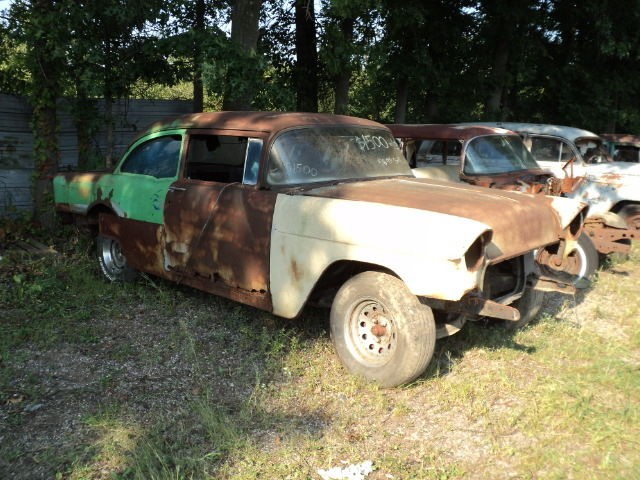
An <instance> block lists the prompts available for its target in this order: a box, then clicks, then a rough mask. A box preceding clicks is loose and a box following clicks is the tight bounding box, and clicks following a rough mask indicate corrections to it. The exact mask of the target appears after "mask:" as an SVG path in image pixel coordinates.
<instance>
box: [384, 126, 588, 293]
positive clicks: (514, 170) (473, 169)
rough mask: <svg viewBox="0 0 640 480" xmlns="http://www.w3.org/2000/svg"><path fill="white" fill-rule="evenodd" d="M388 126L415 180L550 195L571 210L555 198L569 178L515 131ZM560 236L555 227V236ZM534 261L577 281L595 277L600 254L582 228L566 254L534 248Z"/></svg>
mask: <svg viewBox="0 0 640 480" xmlns="http://www.w3.org/2000/svg"><path fill="white" fill-rule="evenodd" d="M387 126H388V127H389V128H390V130H391V132H392V133H393V135H394V137H396V138H397V139H398V140H399V141H400V144H401V147H402V150H403V153H404V155H405V157H406V158H407V160H408V162H409V165H410V166H411V167H412V168H413V174H414V175H415V176H416V177H418V178H430V179H439V180H448V181H452V182H464V183H469V184H471V185H478V186H481V187H487V188H497V189H502V190H510V191H518V192H523V193H529V194H538V193H542V194H544V195H550V196H551V198H549V199H547V201H545V202H543V203H545V204H546V205H547V208H549V209H554V210H556V211H557V212H558V214H560V215H562V210H563V209H566V208H568V209H569V210H570V211H571V210H572V209H573V208H575V204H576V203H577V201H576V200H569V199H560V198H553V197H558V196H559V195H560V194H561V193H562V192H563V190H564V189H572V188H574V185H573V182H567V181H563V180H560V179H556V178H555V177H554V176H553V175H552V174H551V173H550V172H548V171H545V170H543V169H541V168H540V166H539V165H538V164H537V163H536V161H535V160H534V159H533V157H532V156H531V154H530V153H529V151H528V150H527V148H526V147H525V145H524V144H523V142H522V139H521V138H520V137H519V136H518V134H517V133H515V132H512V131H510V130H505V129H503V128H498V127H488V126H470V125H439V124H396V125H387ZM561 226H562V225H561ZM562 235H563V233H562V232H561V231H559V232H558V236H559V237H561V236H562ZM537 261H538V262H539V264H540V265H541V266H542V267H543V268H545V269H546V270H548V271H549V272H551V273H555V274H562V276H563V277H564V278H568V279H570V280H571V281H572V282H573V283H579V282H580V279H582V278H589V277H590V276H591V275H593V273H594V272H595V271H596V269H597V267H598V263H599V258H598V252H597V251H596V247H595V245H594V243H593V241H592V240H591V236H590V235H589V234H588V233H587V232H584V233H582V234H581V235H580V237H579V238H578V241H577V243H575V244H574V245H572V247H570V250H569V251H566V250H565V256H564V258H561V257H558V256H556V257H554V258H550V252H549V250H548V249H547V250H541V251H540V252H538V256H537ZM567 276H568V277H567Z"/></svg>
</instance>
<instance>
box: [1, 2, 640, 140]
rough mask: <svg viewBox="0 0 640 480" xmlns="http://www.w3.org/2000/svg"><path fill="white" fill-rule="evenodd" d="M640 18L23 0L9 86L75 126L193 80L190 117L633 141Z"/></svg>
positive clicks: (441, 5)
mask: <svg viewBox="0 0 640 480" xmlns="http://www.w3.org/2000/svg"><path fill="white" fill-rule="evenodd" d="M639 19H640V3H639V2H637V1H628V0H623V1H616V2H613V1H612V0H584V1H582V2H576V1H575V0H538V1H531V0H497V1H493V0H492V1H488V0H480V1H472V0H405V1H403V2H395V1H391V0H316V1H315V2H314V1H312V0H287V1H285V2H280V1H274V0H143V1H141V2H133V3H132V2H127V1H125V0H105V1H102V2H85V1H70V0H13V1H11V2H10V3H9V7H8V8H7V9H5V10H4V11H2V12H1V13H0V91H2V92H3V93H14V94H23V95H27V96H28V97H29V98H30V99H31V101H32V104H33V105H34V107H41V106H43V105H47V104H50V103H51V99H52V98H55V97H56V96H60V95H64V96H66V97H69V98H72V99H75V100H76V101H77V103H76V105H77V109H78V115H79V116H82V114H83V112H84V115H85V116H86V112H87V109H88V108H90V107H88V106H87V105H88V104H87V101H88V100H91V99H95V98H105V99H107V100H108V101H110V100H112V99H114V98H121V97H131V96H140V95H144V89H142V88H140V85H147V86H153V87H154V88H151V91H152V92H153V95H155V96H157V95H165V96H167V97H170V96H171V95H172V93H171V92H174V91H175V87H176V86H178V85H185V84H192V86H193V88H192V90H191V92H192V93H190V94H187V96H188V97H189V98H193V100H194V110H195V111H199V110H201V109H203V108H205V109H219V108H222V107H223V106H224V108H236V109H269V110H296V109H298V110H309V111H315V110H317V111H325V112H336V113H346V114H351V115H356V116H363V117H369V118H373V119H376V120H380V121H383V122H393V121H405V122H432V123H440V122H456V121H469V120H474V119H483V120H518V121H537V122H545V123H561V124H570V125H576V126H580V127H584V128H587V129H591V130H594V131H605V130H606V131H627V132H633V133H637V132H638V131H640V114H639V113H638V112H639V109H638V103H639V102H640V95H639V93H640V92H638V90H639V89H640V82H639V81H638V80H636V79H637V78H638V73H639V70H640V38H638V37H639V36H640V30H638V29H637V25H638V20H639ZM182 91H183V92H184V89H182ZM183 96H184V95H183ZM106 121H108V119H107V120H106Z"/></svg>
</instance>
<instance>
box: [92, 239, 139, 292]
mask: <svg viewBox="0 0 640 480" xmlns="http://www.w3.org/2000/svg"><path fill="white" fill-rule="evenodd" d="M96 247H97V254H98V264H99V265H100V271H101V272H102V274H103V275H104V276H105V277H106V278H107V280H109V281H110V282H132V281H133V280H135V278H136V275H137V272H136V271H135V270H134V269H133V268H131V267H130V266H129V265H128V264H127V259H126V258H125V256H124V253H122V249H121V248H120V243H119V242H118V241H117V240H113V239H111V238H107V237H103V236H102V235H98V237H97V238H96Z"/></svg>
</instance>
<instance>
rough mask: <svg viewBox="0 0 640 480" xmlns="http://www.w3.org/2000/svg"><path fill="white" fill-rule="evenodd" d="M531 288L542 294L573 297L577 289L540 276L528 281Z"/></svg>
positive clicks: (554, 279)
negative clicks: (562, 294) (552, 293)
mask: <svg viewBox="0 0 640 480" xmlns="http://www.w3.org/2000/svg"><path fill="white" fill-rule="evenodd" d="M530 284H531V288H533V289H534V290H540V291H542V292H558V293H564V294H566V295H575V294H576V292H577V289H576V287H575V286H574V285H571V284H568V283H563V282H560V281H558V279H556V278H552V277H546V276H544V275H541V276H539V277H536V278H534V279H532V280H531V281H530Z"/></svg>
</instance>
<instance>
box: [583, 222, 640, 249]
mask: <svg viewBox="0 0 640 480" xmlns="http://www.w3.org/2000/svg"><path fill="white" fill-rule="evenodd" d="M584 231H585V233H586V234H587V235H589V237H590V238H591V240H592V241H593V245H594V246H595V248H596V250H597V251H598V253H601V254H602V255H608V254H610V253H622V254H628V253H629V251H630V250H631V241H632V240H637V239H638V238H640V233H639V232H637V231H635V230H632V229H624V228H615V227H611V226H609V225H605V224H604V223H603V222H602V221H601V220H598V219H588V220H587V221H586V222H585V224H584Z"/></svg>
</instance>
